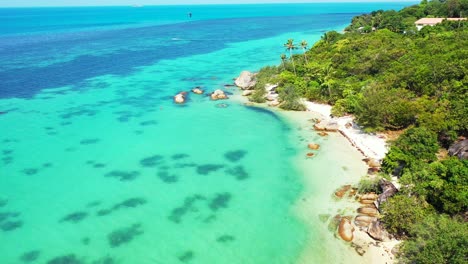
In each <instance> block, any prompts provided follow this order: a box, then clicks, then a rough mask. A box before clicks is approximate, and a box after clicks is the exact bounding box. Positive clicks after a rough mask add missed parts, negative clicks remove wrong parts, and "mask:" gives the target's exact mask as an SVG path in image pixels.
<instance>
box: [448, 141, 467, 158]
mask: <svg viewBox="0 0 468 264" xmlns="http://www.w3.org/2000/svg"><path fill="white" fill-rule="evenodd" d="M448 153H449V154H450V155H451V156H457V157H458V158H459V159H468V139H465V140H461V141H458V142H455V143H453V144H452V146H450V148H449V149H448Z"/></svg>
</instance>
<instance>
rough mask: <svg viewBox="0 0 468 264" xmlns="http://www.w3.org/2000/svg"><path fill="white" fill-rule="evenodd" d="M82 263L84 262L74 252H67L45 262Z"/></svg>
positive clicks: (54, 263) (55, 263)
mask: <svg viewBox="0 0 468 264" xmlns="http://www.w3.org/2000/svg"><path fill="white" fill-rule="evenodd" d="M83 263H84V262H83V261H81V260H80V259H78V258H77V257H76V255H75V254H68V255H65V256H60V257H56V258H53V259H51V260H49V261H48V262H47V264H83Z"/></svg>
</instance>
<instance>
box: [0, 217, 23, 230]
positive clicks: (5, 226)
mask: <svg viewBox="0 0 468 264" xmlns="http://www.w3.org/2000/svg"><path fill="white" fill-rule="evenodd" d="M22 226H23V221H20V220H15V221H6V222H3V223H2V224H1V225H0V229H2V230H3V231H5V232H7V231H12V230H15V229H17V228H20V227H22Z"/></svg>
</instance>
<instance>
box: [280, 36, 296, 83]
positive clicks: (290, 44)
mask: <svg viewBox="0 0 468 264" xmlns="http://www.w3.org/2000/svg"><path fill="white" fill-rule="evenodd" d="M283 46H284V47H285V48H286V49H287V50H289V57H290V58H291V62H292V65H293V70H294V75H296V65H294V58H293V56H292V51H293V50H295V49H297V47H296V46H295V45H294V40H293V39H288V42H286V43H285V44H284V45H283Z"/></svg>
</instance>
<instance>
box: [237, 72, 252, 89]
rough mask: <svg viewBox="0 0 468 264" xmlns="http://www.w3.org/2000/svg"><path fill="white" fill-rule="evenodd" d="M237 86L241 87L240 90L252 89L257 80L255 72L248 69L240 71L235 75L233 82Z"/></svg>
mask: <svg viewBox="0 0 468 264" xmlns="http://www.w3.org/2000/svg"><path fill="white" fill-rule="evenodd" d="M234 83H235V84H236V86H237V87H239V88H241V89H242V90H249V89H252V88H253V87H254V86H255V84H257V81H256V80H255V74H254V73H251V72H249V71H242V72H241V73H240V75H239V77H237V79H236V80H235V82H234Z"/></svg>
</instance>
